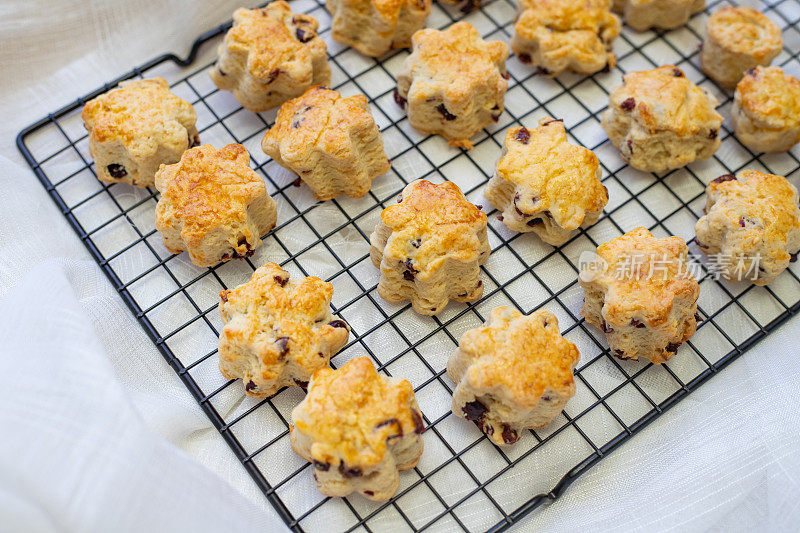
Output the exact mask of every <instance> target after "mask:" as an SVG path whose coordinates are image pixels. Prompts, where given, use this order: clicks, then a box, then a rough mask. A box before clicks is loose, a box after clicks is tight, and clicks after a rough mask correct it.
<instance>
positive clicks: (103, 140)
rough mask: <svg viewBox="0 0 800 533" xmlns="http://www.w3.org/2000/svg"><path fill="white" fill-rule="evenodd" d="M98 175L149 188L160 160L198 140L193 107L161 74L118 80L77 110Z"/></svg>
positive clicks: (176, 157)
mask: <svg viewBox="0 0 800 533" xmlns="http://www.w3.org/2000/svg"><path fill="white" fill-rule="evenodd" d="M81 118H82V119H83V124H84V126H85V127H86V131H88V132H89V151H90V152H91V154H92V157H93V158H94V163H95V167H96V169H97V179H99V180H100V181H105V182H108V183H127V184H129V185H135V186H137V187H150V186H152V185H153V184H154V183H155V175H156V171H157V170H158V167H159V165H161V164H167V165H169V164H171V163H177V162H178V161H179V160H180V158H181V155H182V154H183V152H185V151H186V149H187V148H192V147H193V146H197V145H198V144H200V136H199V135H198V134H197V128H196V127H195V123H196V122H197V115H196V114H195V111H194V108H193V107H192V105H191V104H190V103H189V102H187V101H185V100H182V99H181V98H178V97H177V96H175V95H174V94H172V93H171V92H170V90H169V85H168V84H167V81H166V80H165V79H164V78H152V79H148V80H130V81H123V82H122V83H120V84H119V87H118V88H116V89H112V90H110V91H108V92H107V93H105V94H101V95H100V96H98V97H97V98H94V99H92V100H89V101H88V102H87V103H86V105H85V106H83V112H82V113H81Z"/></svg>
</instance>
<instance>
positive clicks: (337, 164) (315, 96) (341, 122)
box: [261, 87, 389, 200]
mask: <svg viewBox="0 0 800 533" xmlns="http://www.w3.org/2000/svg"><path fill="white" fill-rule="evenodd" d="M261 148H262V149H263V150H264V152H265V153H266V154H267V155H268V156H270V157H271V158H272V159H274V160H275V161H276V162H277V163H278V164H279V165H281V166H282V167H285V168H287V169H289V170H291V171H292V172H294V173H296V174H297V175H298V176H300V179H301V180H303V181H304V182H305V183H306V184H307V185H308V186H309V187H310V188H311V190H312V192H313V193H314V196H316V197H317V199H318V200H330V199H331V198H333V197H335V196H338V195H340V194H346V195H347V196H351V197H353V198H361V197H362V196H364V195H365V194H367V191H369V187H370V184H371V183H372V180H373V179H375V178H376V177H377V176H380V175H381V174H383V173H384V172H386V171H387V170H389V158H387V157H386V153H385V152H384V151H383V141H382V140H381V132H380V131H378V126H377V125H376V124H375V120H374V119H373V118H372V113H371V112H370V109H369V105H367V98H366V97H365V96H364V95H361V94H359V95H356V96H350V97H349V98H342V97H341V95H340V94H339V93H338V92H336V91H333V90H331V89H327V88H325V87H312V88H310V89H309V90H308V91H306V93H305V94H304V95H302V96H300V97H298V98H295V99H293V100H289V101H288V102H286V103H285V104H283V105H282V106H281V108H280V110H279V111H278V118H277V119H276V120H275V125H274V126H273V127H272V128H271V129H270V130H269V131H267V133H266V135H264V140H263V141H262V142H261Z"/></svg>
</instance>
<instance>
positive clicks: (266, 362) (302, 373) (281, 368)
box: [219, 263, 350, 398]
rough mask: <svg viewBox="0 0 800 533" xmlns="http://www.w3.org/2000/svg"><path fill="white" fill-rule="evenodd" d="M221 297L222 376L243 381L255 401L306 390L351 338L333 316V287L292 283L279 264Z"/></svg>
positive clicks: (308, 280)
mask: <svg viewBox="0 0 800 533" xmlns="http://www.w3.org/2000/svg"><path fill="white" fill-rule="evenodd" d="M219 297H220V304H219V314H220V316H222V320H223V321H224V322H225V327H224V328H222V332H221V333H220V336H219V370H220V372H222V375H223V376H225V378H226V379H238V378H241V379H242V383H244V390H245V392H246V393H247V394H248V395H250V396H253V397H254V398H266V397H268V396H272V395H274V394H275V393H276V392H278V389H280V388H281V387H291V386H299V387H304V388H305V387H307V386H308V381H309V380H310V379H311V376H312V375H313V374H314V372H316V371H317V370H319V369H320V368H325V367H327V366H328V362H329V361H330V359H331V357H332V356H333V355H335V354H336V352H338V351H339V350H341V349H342V347H343V346H344V345H345V344H346V343H347V338H348V336H349V335H350V329H349V328H348V327H347V324H346V323H345V322H344V321H343V320H340V319H338V318H336V317H335V316H333V314H331V308H330V305H331V298H332V297H333V285H331V284H330V283H328V282H326V281H322V280H321V279H319V278H316V277H313V276H311V277H306V278H302V279H300V280H290V279H289V273H288V272H286V271H285V270H284V269H282V268H281V267H280V266H278V265H276V264H275V263H267V264H265V265H264V266H262V267H261V268H259V269H258V270H256V271H255V272H253V277H252V278H251V279H250V281H248V282H247V283H244V284H242V285H239V286H238V287H236V288H235V289H233V290H224V291H222V292H220V293H219Z"/></svg>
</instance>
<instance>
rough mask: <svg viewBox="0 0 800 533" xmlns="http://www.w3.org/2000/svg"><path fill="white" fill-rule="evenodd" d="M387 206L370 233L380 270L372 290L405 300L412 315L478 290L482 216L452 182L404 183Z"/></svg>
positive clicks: (485, 245) (484, 255)
mask: <svg viewBox="0 0 800 533" xmlns="http://www.w3.org/2000/svg"><path fill="white" fill-rule="evenodd" d="M398 201H399V203H398V204H397V205H393V206H390V207H387V208H386V209H384V210H383V212H382V213H381V220H380V221H379V222H378V225H377V226H376V228H375V231H374V232H372V235H371V236H370V239H369V242H370V251H369V255H370V258H371V259H372V264H373V265H375V266H376V267H377V268H379V269H380V271H381V277H380V282H379V283H378V294H380V295H381V297H382V298H383V299H384V300H386V301H387V302H394V303H397V302H403V301H406V300H411V305H412V306H413V307H414V310H415V311H416V312H417V313H420V314H423V315H435V314H437V313H439V312H440V311H442V310H443V309H444V308H445V306H446V305H447V303H448V302H449V301H450V300H456V301H457V302H473V301H475V300H477V299H479V298H480V297H481V295H482V294H483V283H482V282H481V280H480V266H481V265H482V264H483V263H484V262H485V261H486V260H487V259H488V258H489V252H490V249H489V241H488V240H487V238H486V215H485V214H484V213H483V211H481V210H479V209H478V208H477V207H476V206H475V205H473V204H471V203H470V202H469V201H467V199H466V198H465V197H464V194H463V193H462V192H461V189H459V188H458V186H457V185H456V184H455V183H452V182H449V181H446V182H444V183H442V184H440V185H434V184H433V183H431V182H429V181H426V180H417V181H414V182H411V183H409V184H408V185H407V186H406V188H405V189H403V193H402V195H401V197H400V199H399V200H398Z"/></svg>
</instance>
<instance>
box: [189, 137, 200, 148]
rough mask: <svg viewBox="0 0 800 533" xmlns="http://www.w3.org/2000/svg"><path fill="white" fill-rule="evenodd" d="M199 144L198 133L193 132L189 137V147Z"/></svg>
mask: <svg viewBox="0 0 800 533" xmlns="http://www.w3.org/2000/svg"><path fill="white" fill-rule="evenodd" d="M196 146H200V135H198V134H195V135H194V137H191V138H190V139H189V148H194V147H196Z"/></svg>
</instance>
